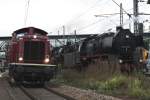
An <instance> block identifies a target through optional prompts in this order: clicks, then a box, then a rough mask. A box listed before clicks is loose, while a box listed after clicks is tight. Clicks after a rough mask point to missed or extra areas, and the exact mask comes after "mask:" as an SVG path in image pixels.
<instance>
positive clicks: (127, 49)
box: [113, 29, 137, 63]
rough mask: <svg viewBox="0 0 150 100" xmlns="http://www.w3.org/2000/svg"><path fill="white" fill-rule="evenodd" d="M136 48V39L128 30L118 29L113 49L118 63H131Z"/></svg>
mask: <svg viewBox="0 0 150 100" xmlns="http://www.w3.org/2000/svg"><path fill="white" fill-rule="evenodd" d="M136 46H137V45H136V37H135V35H134V34H132V33H131V32H130V31H129V30H128V29H120V30H119V31H118V32H117V33H116V35H115V36H114V40H113V49H114V51H115V53H116V54H117V55H118V59H119V63H133V56H134V55H133V54H134V51H135V48H136Z"/></svg>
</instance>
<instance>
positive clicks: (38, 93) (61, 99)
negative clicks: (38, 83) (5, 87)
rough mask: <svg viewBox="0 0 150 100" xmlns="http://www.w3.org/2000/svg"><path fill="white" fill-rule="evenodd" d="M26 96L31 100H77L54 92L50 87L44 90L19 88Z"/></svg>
mask: <svg viewBox="0 0 150 100" xmlns="http://www.w3.org/2000/svg"><path fill="white" fill-rule="evenodd" d="M19 88H20V89H21V90H22V91H23V92H24V94H25V95H27V96H28V97H29V98H30V99H31V100H75V99H72V98H70V97H68V96H65V95H62V94H60V93H57V92H54V91H52V90H51V89H50V88H48V87H44V88H27V87H23V86H20V87H19Z"/></svg>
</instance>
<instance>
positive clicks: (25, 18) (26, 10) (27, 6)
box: [24, 0, 30, 26]
mask: <svg viewBox="0 0 150 100" xmlns="http://www.w3.org/2000/svg"><path fill="white" fill-rule="evenodd" d="M29 6H30V0H27V4H26V6H25V17H24V26H26V24H27V20H28V13H29Z"/></svg>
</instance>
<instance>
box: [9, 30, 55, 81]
mask: <svg viewBox="0 0 150 100" xmlns="http://www.w3.org/2000/svg"><path fill="white" fill-rule="evenodd" d="M47 34H48V33H47V32H45V31H44V30H41V29H38V28H34V27H27V28H22V29H19V30H16V31H14V32H13V34H12V39H11V41H10V44H9V47H8V51H7V63H8V65H9V76H10V79H14V80H15V81H16V82H17V83H20V82H31V83H40V84H43V83H44V82H46V81H49V80H50V79H51V78H52V77H53V76H54V71H55V68H56V66H55V65H53V64H52V59H51V51H52V48H51V44H50V42H49V40H48V36H47Z"/></svg>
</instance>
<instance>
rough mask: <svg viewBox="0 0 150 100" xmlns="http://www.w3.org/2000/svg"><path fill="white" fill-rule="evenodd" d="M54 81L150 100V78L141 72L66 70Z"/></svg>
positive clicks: (134, 99) (136, 99)
mask: <svg viewBox="0 0 150 100" xmlns="http://www.w3.org/2000/svg"><path fill="white" fill-rule="evenodd" d="M93 70H94V71H93ZM52 82H54V83H57V84H66V85H70V86H74V87H78V88H82V89H87V90H88V89H90V90H93V91H95V92H97V93H102V94H106V95H112V96H116V97H120V98H125V99H129V100H132V99H133V100H150V84H149V83H150V78H148V77H146V76H144V75H143V74H142V73H140V72H139V73H137V72H135V73H132V74H131V75H127V74H121V73H119V72H118V71H117V72H114V73H110V72H109V71H103V72H102V71H98V70H97V69H91V68H90V71H89V68H88V70H86V71H84V72H78V71H76V70H64V71H62V72H61V74H59V75H58V76H57V77H56V78H55V79H53V80H52Z"/></svg>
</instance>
